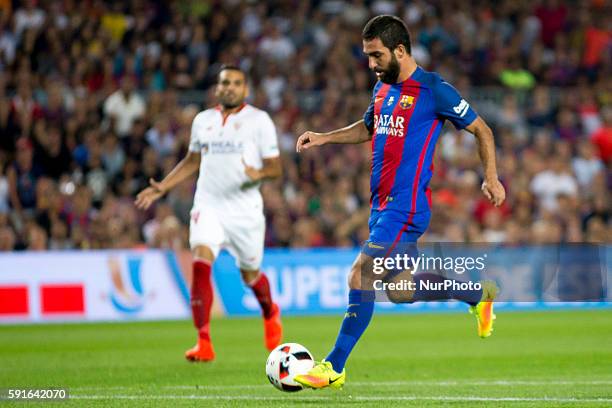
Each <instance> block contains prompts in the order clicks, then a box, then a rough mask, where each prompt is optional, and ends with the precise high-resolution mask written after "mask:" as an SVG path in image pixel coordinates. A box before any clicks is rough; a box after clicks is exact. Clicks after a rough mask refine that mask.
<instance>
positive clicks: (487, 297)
mask: <svg viewBox="0 0 612 408" xmlns="http://www.w3.org/2000/svg"><path fill="white" fill-rule="evenodd" d="M497 292H499V288H498V287H497V285H496V284H495V282H493V281H484V282H482V298H481V299H480V302H478V304H477V305H476V306H470V313H471V314H473V315H475V316H476V321H477V323H478V336H480V337H482V338H483V339H484V338H486V337H489V336H490V335H491V333H492V332H493V321H494V320H495V313H493V300H494V299H495V296H497Z"/></svg>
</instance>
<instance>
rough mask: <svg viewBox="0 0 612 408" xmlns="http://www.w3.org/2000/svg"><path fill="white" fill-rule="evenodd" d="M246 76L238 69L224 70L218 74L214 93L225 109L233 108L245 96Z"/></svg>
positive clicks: (238, 104) (246, 88)
mask: <svg viewBox="0 0 612 408" xmlns="http://www.w3.org/2000/svg"><path fill="white" fill-rule="evenodd" d="M247 92H248V87H247V84H246V78H245V77H244V75H243V74H242V72H240V71H235V70H225V71H223V72H221V74H220V75H219V82H218V83H217V88H216V91H215V95H216V97H217V99H218V100H219V103H220V104H221V105H222V106H223V107H224V108H225V109H233V108H236V107H238V106H240V105H241V104H242V102H244V99H245V98H246V97H247Z"/></svg>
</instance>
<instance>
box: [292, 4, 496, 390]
mask: <svg viewBox="0 0 612 408" xmlns="http://www.w3.org/2000/svg"><path fill="white" fill-rule="evenodd" d="M362 39H363V50H364V53H365V54H366V55H367V56H368V60H369V67H370V69H372V70H373V71H374V72H375V73H376V76H377V78H378V82H377V83H376V85H375V86H374V92H373V94H372V99H371V102H370V105H369V106H368V109H367V111H366V112H365V115H364V117H363V119H362V120H360V121H358V122H356V123H353V124H352V125H349V126H347V127H345V128H342V129H337V130H334V131H331V132H328V133H315V132H306V133H304V134H302V135H301V136H300V137H299V139H298V141H297V147H296V149H297V151H298V152H301V151H304V150H306V149H310V148H312V147H315V146H321V145H324V144H328V143H362V142H366V141H371V144H372V173H371V176H370V187H371V213H370V220H369V227H370V235H369V238H368V240H367V241H366V243H365V244H364V246H363V248H362V250H361V252H360V254H359V256H358V258H357V259H356V260H355V263H354V264H353V267H352V268H351V272H350V275H349V288H350V290H349V305H348V309H347V312H346V314H345V317H344V321H343V322H342V326H341V328H340V333H339V334H338V338H337V340H336V344H335V346H334V348H333V349H332V351H331V352H330V353H329V355H328V356H327V357H326V358H325V360H323V361H322V362H321V363H320V364H317V365H316V366H315V367H314V368H313V369H312V370H310V371H309V372H308V373H307V374H305V375H300V376H297V377H296V381H298V382H300V383H301V384H303V385H305V386H307V387H310V388H324V387H332V388H339V387H341V386H342V385H343V384H344V381H345V377H346V374H345V370H344V365H345V363H346V360H347V358H348V356H349V354H350V352H351V351H352V349H353V347H354V346H355V344H356V343H357V341H358V340H359V338H360V337H361V335H362V334H363V332H364V331H365V329H366V328H367V326H368V324H369V322H370V320H371V317H372V314H373V310H374V303H373V302H374V297H375V296H374V295H375V292H374V290H373V286H372V282H373V280H372V279H373V276H374V275H373V274H372V270H373V269H372V267H373V261H374V259H375V257H377V256H381V255H382V256H388V255H389V254H392V253H393V251H394V250H395V249H396V248H397V247H399V246H402V245H408V246H409V245H410V244H413V245H415V244H416V241H417V239H418V238H419V237H420V236H421V235H422V234H423V233H424V232H425V230H426V229H427V227H428V225H429V220H430V216H431V211H430V194H429V188H428V184H429V181H430V179H431V177H432V172H433V165H432V162H433V156H434V150H435V146H436V142H437V140H438V136H439V135H440V131H441V130H442V126H443V125H444V122H445V121H446V120H449V121H450V122H451V123H452V124H453V125H454V126H455V127H456V128H458V129H465V130H467V131H468V132H470V133H472V134H474V136H475V137H476V139H477V142H478V153H479V155H480V159H481V161H482V164H483V167H484V182H483V183H482V191H483V193H484V195H485V196H486V197H487V198H488V199H489V200H490V201H491V202H492V203H493V204H494V205H496V206H499V205H501V204H502V202H503V201H504V200H505V191H504V188H503V186H502V184H501V183H500V181H499V180H498V177H497V168H496V164H495V145H494V140H493V133H492V131H491V129H490V128H489V127H488V126H487V124H486V123H485V122H484V120H482V118H480V117H479V116H478V114H477V113H476V112H475V111H474V110H473V109H472V108H471V107H470V104H469V103H468V102H467V101H466V100H465V99H463V98H462V97H461V96H460V95H459V93H458V92H457V90H456V89H455V88H453V86H452V85H450V84H449V83H448V82H446V81H444V80H443V79H442V78H441V77H440V75H438V74H436V73H433V72H427V71H425V70H423V69H422V68H421V67H419V66H418V65H417V63H416V61H415V60H414V58H413V57H412V55H411V47H410V34H409V32H408V28H407V27H406V25H405V23H404V22H403V21H402V20H401V19H400V18H398V17H395V16H389V15H382V16H377V17H374V18H373V19H371V20H370V21H369V22H368V23H367V24H366V26H365V27H364V30H363V33H362ZM412 279H413V281H415V283H416V288H417V289H416V290H414V291H412V292H411V293H409V294H407V296H408V300H409V301H419V300H424V301H426V300H442V299H457V300H461V301H464V302H466V303H468V304H469V305H470V311H471V312H472V313H474V314H475V315H476V318H477V323H478V334H479V335H480V336H481V337H487V336H489V335H490V334H491V330H492V323H493V319H494V314H493V302H492V301H493V298H494V296H495V292H496V290H497V288H496V287H495V285H494V284H491V285H483V286H482V289H481V290H479V291H453V290H440V291H433V292H432V291H427V293H425V292H424V291H420V290H419V289H418V288H419V286H420V285H418V281H419V280H427V281H430V282H431V281H434V282H443V281H445V280H446V279H445V278H443V277H440V276H438V275H436V274H433V273H417V274H415V275H412ZM388 293H389V292H388ZM400 295H401V294H400ZM394 296H395V295H394ZM394 296H392V295H391V294H390V293H389V298H390V299H391V300H393V301H395V300H394V299H393V297H394ZM400 298H401V296H400ZM397 301H401V299H397Z"/></svg>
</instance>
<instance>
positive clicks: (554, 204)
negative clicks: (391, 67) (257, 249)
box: [0, 0, 612, 250]
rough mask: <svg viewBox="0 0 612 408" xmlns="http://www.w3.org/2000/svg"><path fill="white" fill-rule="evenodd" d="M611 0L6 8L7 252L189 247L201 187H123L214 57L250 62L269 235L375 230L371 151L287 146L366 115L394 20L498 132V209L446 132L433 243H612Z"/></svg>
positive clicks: (361, 235)
mask: <svg viewBox="0 0 612 408" xmlns="http://www.w3.org/2000/svg"><path fill="white" fill-rule="evenodd" d="M606 7H609V4H606V2H605V1H598V0H593V1H580V2H570V1H556V0H544V1H529V2H526V1H516V0H502V1H497V2H489V1H479V0H472V1H464V0H458V1H452V0H444V1H443V0H438V1H423V0H413V1H408V2H403V1H391V0H375V1H360V0H351V1H349V0H322V1H313V2H308V1H297V0H278V1H269V2H261V1H240V0H226V1H213V0H211V1H200V0H193V1H186V0H183V1H166V2H161V1H148V0H131V1H113V2H109V1H100V0H90V1H75V0H63V1H57V0H55V1H51V0H46V1H45V0H40V1H35V0H25V1H22V2H11V1H10V0H2V1H0V12H1V16H0V250H14V249H29V250H45V249H68V248H130V247H138V246H149V247H161V248H173V249H180V248H186V247H187V232H188V224H189V210H190V208H191V204H192V196H193V190H194V185H195V184H194V180H192V181H190V182H185V183H183V184H182V185H180V186H179V187H178V188H177V189H175V190H174V191H172V192H170V193H169V194H168V195H167V198H166V199H165V200H163V202H161V203H159V204H158V205H156V206H155V207H154V208H153V209H152V210H151V211H150V212H147V213H142V212H138V211H137V210H136V209H135V208H134V206H133V200H134V197H135V195H136V193H137V192H138V191H140V190H141V189H142V188H144V187H145V186H146V185H147V183H148V180H149V178H154V179H158V180H159V179H160V178H161V177H162V176H163V175H165V174H167V172H168V171H169V169H171V168H172V167H173V166H174V164H175V163H176V162H177V161H178V160H180V158H181V157H182V156H183V155H184V154H185V152H186V149H187V145H188V141H189V136H190V124H191V121H192V119H193V117H194V116H195V114H196V113H197V112H198V111H200V110H202V109H204V108H205V107H209V106H212V105H213V104H214V96H213V87H214V83H215V76H216V72H217V70H218V68H219V66H220V65H221V64H223V63H229V64H235V65H239V66H240V67H242V68H243V69H244V70H246V71H247V72H248V73H249V79H250V86H251V97H250V101H251V103H252V104H253V105H255V106H257V107H259V108H262V109H265V110H267V111H268V112H269V113H270V114H271V116H272V118H273V119H274V122H275V124H276V126H277V130H278V136H279V143H280V146H281V151H282V161H283V167H284V175H283V177H282V179H280V180H277V181H275V182H267V183H265V184H264V185H263V186H262V192H263V195H264V200H265V211H266V216H267V223H268V228H267V235H266V245H267V246H270V247H278V246H282V247H287V246H289V247H317V246H355V245H359V243H360V242H362V240H364V239H365V238H366V237H367V235H368V234H367V232H368V231H367V228H368V227H367V218H368V212H369V171H370V164H369V163H370V162H369V151H370V146H369V144H367V143H366V144H363V145H343V146H326V147H324V148H322V149H318V150H317V149H315V150H310V151H308V152H307V153H305V154H303V155H299V156H298V155H296V153H295V140H296V138H297V136H299V135H300V134H301V133H302V132H303V131H305V130H315V131H327V130H331V129H334V128H338V127H342V126H345V125H347V124H349V123H351V122H353V121H355V120H358V119H359V118H361V116H362V114H363V112H364V111H365V109H366V107H367V105H368V103H369V99H370V96H371V87H372V85H373V81H374V77H373V75H371V74H370V73H369V71H368V68H367V59H366V58H364V56H363V55H362V52H361V29H362V27H363V25H364V23H365V22H366V21H367V19H368V18H369V17H371V16H373V15H376V14H396V15H399V16H402V17H403V18H404V19H405V21H406V22H407V24H408V26H409V27H410V29H411V34H412V42H413V55H414V56H415V58H416V59H417V61H418V62H419V64H420V65H422V66H423V67H424V68H426V69H429V70H435V71H438V72H439V73H440V74H441V75H442V76H443V77H444V78H445V79H446V80H448V81H449V82H451V83H453V84H455V85H456V87H457V88H458V89H459V91H460V92H461V93H462V94H463V96H464V97H466V99H468V100H469V101H470V102H471V103H472V105H473V106H474V107H475V109H476V110H477V111H478V112H479V113H480V114H481V115H482V116H483V117H484V118H485V120H486V121H487V122H488V123H489V124H490V125H491V126H492V128H493V129H494V133H495V135H496V142H497V147H498V167H499V173H500V179H501V180H502V182H503V184H504V185H505V187H506V189H507V192H508V199H507V201H506V203H505V204H504V205H503V206H501V207H500V208H494V207H492V206H491V205H489V204H488V203H487V201H486V199H485V198H484V196H483V195H482V194H481V193H480V188H479V187H480V183H481V172H480V169H481V166H480V162H479V159H478V155H477V149H476V144H475V139H474V138H473V136H471V135H470V134H468V133H465V132H461V131H456V130H455V129H454V128H453V127H452V125H448V124H447V126H446V128H445V130H444V131H443V134H442V135H441V137H440V141H439V143H438V146H437V152H436V160H435V175H434V178H433V180H432V183H431V188H432V190H433V216H432V221H431V226H430V229H429V231H428V233H427V234H426V235H425V236H424V239H425V240H429V241H447V242H465V241H467V242H505V243H509V244H520V243H556V242H585V241H586V242H607V241H609V237H610V236H612V226H611V222H610V186H611V183H612V178H611V174H612V172H611V171H610V169H611V164H612V18H611V17H610V16H611V15H612V14H611V13H610V9H609V8H606Z"/></svg>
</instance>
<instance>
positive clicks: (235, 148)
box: [202, 140, 244, 154]
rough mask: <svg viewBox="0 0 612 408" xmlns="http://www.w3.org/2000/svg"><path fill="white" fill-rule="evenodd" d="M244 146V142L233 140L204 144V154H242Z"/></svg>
mask: <svg viewBox="0 0 612 408" xmlns="http://www.w3.org/2000/svg"><path fill="white" fill-rule="evenodd" d="M243 152H244V145H243V143H242V142H234V141H232V140H224V141H214V142H209V143H203V144H202V154H235V153H239V154H242V153H243Z"/></svg>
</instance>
